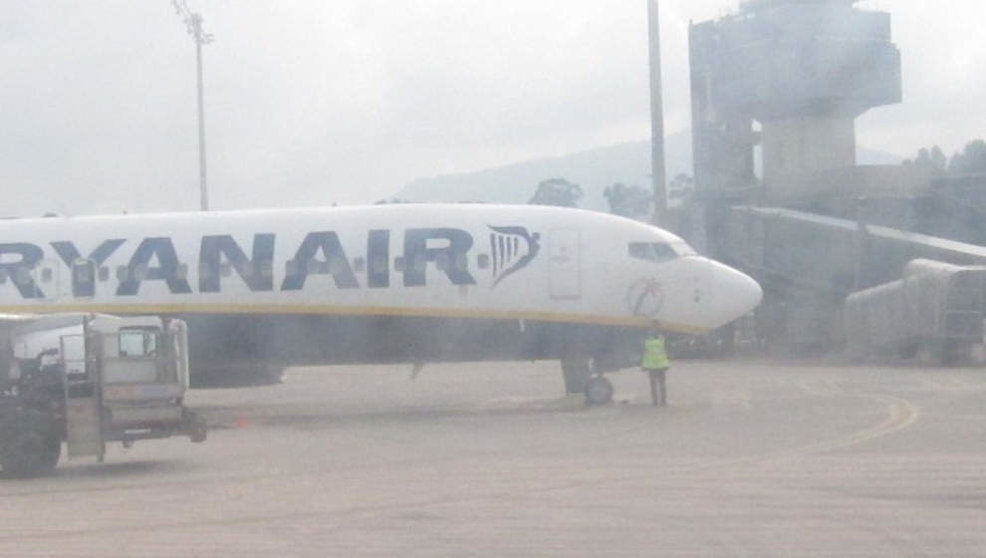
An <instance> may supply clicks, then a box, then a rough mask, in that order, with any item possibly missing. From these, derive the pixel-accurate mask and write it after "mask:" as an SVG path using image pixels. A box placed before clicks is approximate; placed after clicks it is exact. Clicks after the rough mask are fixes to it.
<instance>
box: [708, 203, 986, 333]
mask: <svg viewBox="0 0 986 558" xmlns="http://www.w3.org/2000/svg"><path fill="white" fill-rule="evenodd" d="M721 217H722V218H721V220H719V221H718V222H717V225H716V229H717V231H718V234H716V235H715V241H716V246H715V252H716V253H717V254H719V255H720V256H721V257H723V259H724V260H726V261H727V263H729V264H731V265H734V266H737V267H739V268H741V269H743V270H745V271H746V272H748V273H750V274H751V275H752V276H754V277H755V278H756V279H757V280H758V281H759V282H760V283H761V285H763V286H764V290H765V297H764V299H765V302H764V306H763V308H762V309H761V312H760V315H759V316H758V332H759V335H760V336H762V337H764V338H766V339H767V340H769V341H777V342H779V343H783V344H784V345H786V346H788V347H793V348H796V349H811V348H823V347H831V346H833V345H838V344H841V342H842V341H843V340H844V338H845V337H846V333H845V329H844V327H843V326H844V320H843V314H842V309H843V305H844V303H845V300H846V298H847V297H849V296H850V295H851V294H852V293H854V292H857V291H862V290H865V289H870V288H873V287H877V286H879V285H883V284H887V283H891V282H894V281H897V280H900V279H901V277H902V275H903V274H904V270H905V268H906V267H907V266H908V264H909V263H910V262H912V261H913V260H919V259H923V260H935V261H939V262H946V263H949V264H955V265H958V266H982V265H986V247H983V246H977V245H973V244H966V243H963V242H956V241H952V240H948V239H943V238H937V237H933V236H928V235H923V234H916V233H910V232H906V231H902V230H899V229H894V228H890V227H883V226H873V225H867V224H866V223H863V222H857V221H852V220H848V219H839V218H834V217H828V216H823V215H817V214H813V213H808V212H804V211H797V210H793V209H784V208H776V207H756V206H735V207H729V208H726V209H724V210H722V212H721Z"/></svg>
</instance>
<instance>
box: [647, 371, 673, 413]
mask: <svg viewBox="0 0 986 558" xmlns="http://www.w3.org/2000/svg"><path fill="white" fill-rule="evenodd" d="M667 372H668V369H667V368H648V369H647V375H648V376H650V397H651V401H652V402H653V403H654V405H655V406H657V405H660V406H662V407H664V406H666V405H667V404H668V384H667ZM659 388H660V393H658V389H659Z"/></svg>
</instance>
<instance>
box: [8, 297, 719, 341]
mask: <svg viewBox="0 0 986 558" xmlns="http://www.w3.org/2000/svg"><path fill="white" fill-rule="evenodd" d="M0 312H2V313H10V314H17V313H25V314H50V313H56V312H96V313H103V314H212V315H216V314H238V315H321V316H400V317H423V318H473V319H489V320H530V321H539V322H553V323H572V324H592V325H606V326H623V327H648V326H650V325H651V324H652V323H653V320H652V319H650V318H641V317H637V316H626V317H620V316H598V315H593V314H573V313H558V312H529V311H515V310H508V311H501V310H465V309H459V308H414V307H403V306H335V305H326V304H151V303H148V304H108V303H93V304H60V303H52V304H32V305H26V306H0ZM661 328H662V329H664V330H666V331H672V332H677V333H693V334H698V333H704V332H705V330H704V329H703V328H698V327H695V326H690V325H687V324H672V323H667V322H661Z"/></svg>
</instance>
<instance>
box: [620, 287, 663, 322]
mask: <svg viewBox="0 0 986 558" xmlns="http://www.w3.org/2000/svg"><path fill="white" fill-rule="evenodd" d="M662 306H664V289H663V288H661V283H660V282H659V281H657V280H656V279H651V278H649V277H648V278H643V279H639V280H637V281H636V282H635V283H634V284H632V285H630V288H629V289H627V309H628V310H630V313H631V314H633V315H634V316H641V317H646V318H653V317H655V316H657V314H658V313H659V312H660V311H661V307H662Z"/></svg>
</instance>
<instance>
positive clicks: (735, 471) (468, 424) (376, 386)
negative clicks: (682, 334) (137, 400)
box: [0, 361, 986, 557]
mask: <svg viewBox="0 0 986 558" xmlns="http://www.w3.org/2000/svg"><path fill="white" fill-rule="evenodd" d="M611 378H612V381H613V383H614V385H615V387H616V402H614V403H613V404H611V405H607V406H603V407H587V406H585V405H584V403H583V401H582V399H581V398H580V397H564V396H562V395H561V394H560V392H561V390H562V381H561V374H560V369H559V366H558V364H557V363H553V362H539V363H483V364H446V365H429V366H426V367H425V369H424V370H423V371H422V372H421V373H420V375H418V377H417V378H416V379H414V380H412V379H411V367H410V366H339V367H324V368H303V369H293V370H291V371H290V375H289V377H288V380H287V381H286V382H285V383H284V384H282V385H278V386H270V387H261V388H240V389H214V390H195V391H192V392H190V394H189V397H188V404H189V405H190V406H192V407H194V408H197V409H200V410H201V411H202V412H203V413H204V415H205V416H206V417H207V419H208V421H209V422H210V424H211V426H212V428H213V429H212V431H211V432H210V437H209V440H208V441H207V442H205V443H204V444H197V445H193V444H191V443H189V442H188V441H187V440H186V439H177V438H176V439H170V440H164V441H157V442H153V441H148V442H141V443H138V444H137V445H136V446H134V447H133V448H131V449H129V450H123V449H122V448H119V447H118V446H114V447H112V448H111V451H110V453H109V455H108V456H107V460H106V462H105V463H103V464H98V463H95V462H93V461H90V460H77V461H71V462H67V463H62V464H61V465H60V466H59V468H58V470H57V471H56V473H55V475H53V476H51V477H47V478H41V479H34V480H13V479H2V480H0V502H2V505H0V556H11V557H21V556H23V557H28V556H98V557H113V556H121V557H122V556H126V557H135V556H168V557H171V556H182V557H195V556H235V557H253V556H263V557H271V556H278V557H289V556H319V557H322V556H402V557H413V556H497V557H503V556H755V557H766V556H982V555H986V530H984V529H983V527H984V526H986V437H984V434H986V368H954V369H932V368H924V367H921V366H916V365H915V366H899V367H889V366H888V367H872V366H865V367H864V366H837V365H807V364H777V363H773V364H771V363H765V362H733V361H688V362H678V363H676V364H675V366H674V367H673V368H672V370H671V371H670V372H669V376H668V385H669V403H670V404H669V406H668V407H666V408H655V407H653V406H652V405H651V404H650V399H649V391H648V390H649V388H648V382H647V378H646V377H645V376H644V374H642V373H641V372H639V371H635V370H627V371H622V372H618V373H615V374H613V375H612V376H611Z"/></svg>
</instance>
